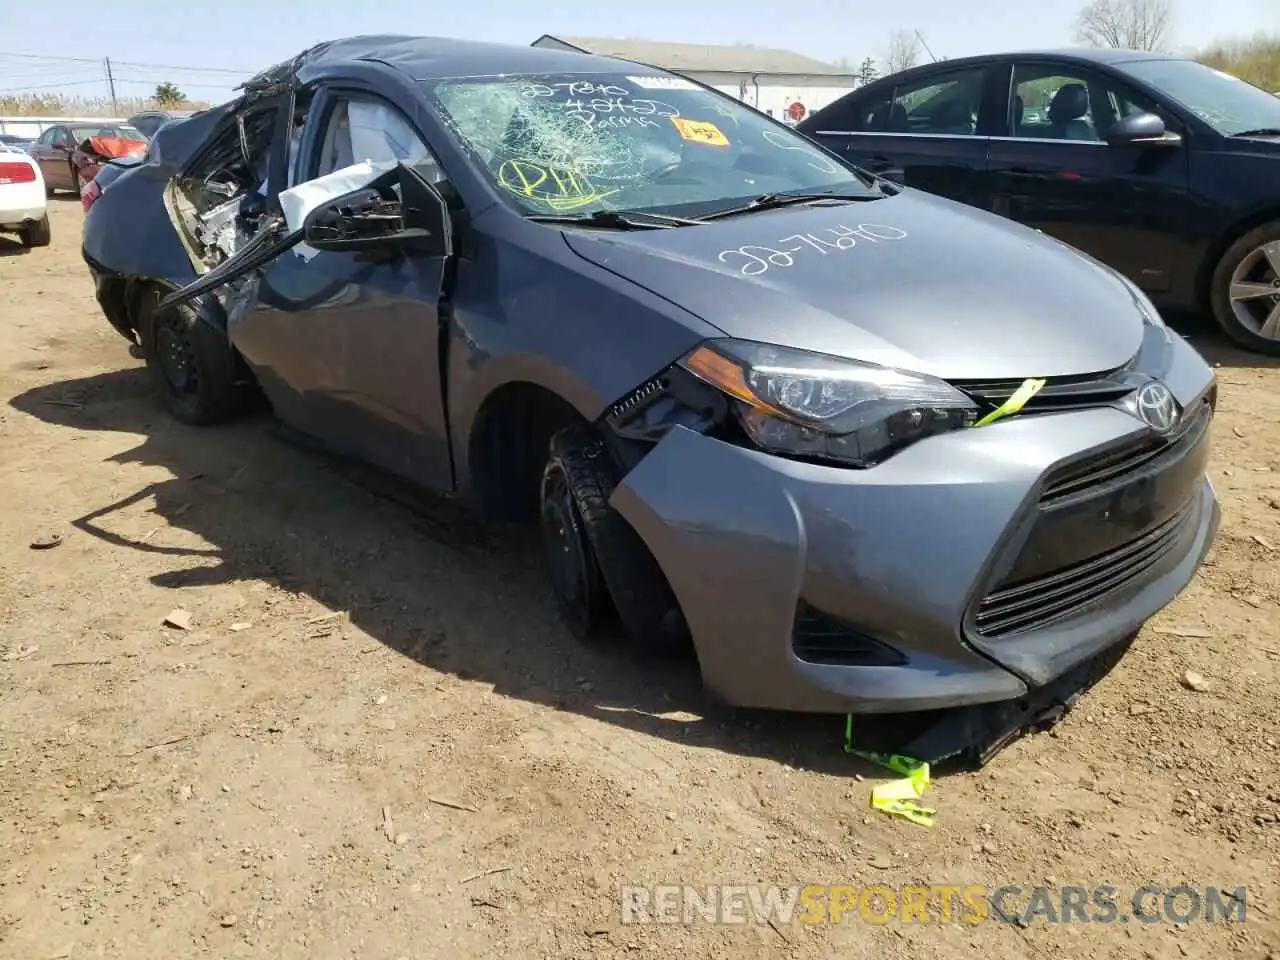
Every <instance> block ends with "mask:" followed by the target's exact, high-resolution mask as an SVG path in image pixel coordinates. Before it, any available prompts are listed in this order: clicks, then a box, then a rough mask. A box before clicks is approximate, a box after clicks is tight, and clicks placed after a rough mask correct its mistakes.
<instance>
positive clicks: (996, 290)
mask: <svg viewBox="0 0 1280 960" xmlns="http://www.w3.org/2000/svg"><path fill="white" fill-rule="evenodd" d="M565 239H566V242H567V243H568V244H569V246H570V248H571V249H572V250H574V252H576V253H577V254H578V255H579V256H581V257H582V258H584V259H586V260H588V261H590V262H592V263H594V264H596V265H598V266H600V267H603V268H605V269H607V270H609V271H611V272H613V273H615V274H617V275H618V276H621V277H624V278H626V279H628V280H630V281H632V282H634V283H636V284H639V285H640V286H642V287H645V288H647V289H648V290H650V291H652V292H653V293H655V294H657V295H659V296H661V297H664V298H666V299H667V300H669V301H671V302H673V303H676V304H678V305H679V306H681V307H683V308H684V309H686V310H688V311H690V312H691V313H693V314H695V315H697V316H698V317H700V318H701V319H703V320H705V321H706V322H708V323H710V324H713V325H714V326H716V327H719V328H720V329H721V330H723V331H724V332H725V333H726V334H727V335H728V336H731V337H738V338H741V339H747V340H757V341H763V342H768V343H777V344H784V345H787V346H792V347H798V348H801V349H807V350H815V351H820V352H823V353H828V354H833V355H837V356H843V357H849V358H855V359H859V360H864V361H867V362H870V363H880V364H885V365H888V366H895V367H900V368H904V369H910V370H916V371H919V372H923V373H931V374H934V375H935V376H941V377H947V378H951V379H988V378H990V379H1007V378H1022V377H1030V376H1040V377H1051V376H1063V375H1071V374H1085V373H1098V372H1102V371H1105V370H1113V369H1115V368H1117V367H1121V366H1123V365H1124V364H1125V363H1127V362H1128V361H1129V360H1130V359H1131V358H1132V357H1133V356H1134V355H1135V354H1136V353H1137V351H1138V348H1139V345H1140V343H1141V341H1142V325H1143V320H1142V314H1141V311H1140V309H1139V307H1138V305H1137V304H1136V303H1135V300H1134V297H1133V295H1132V294H1131V293H1130V292H1129V290H1128V288H1127V287H1126V286H1125V284H1124V283H1123V282H1121V281H1120V280H1119V279H1118V278H1117V277H1116V275H1114V274H1113V273H1111V272H1110V271H1109V270H1108V269H1106V268H1104V267H1102V266H1101V265H1099V264H1098V263H1097V262H1096V261H1094V260H1092V259H1091V258H1088V257H1085V256H1083V255H1082V254H1080V253H1078V252H1076V251H1075V250H1073V249H1072V248H1070V247H1068V246H1066V245H1065V244H1062V243H1060V242H1058V241H1056V240H1053V239H1051V238H1049V237H1046V236H1044V235H1043V234H1040V233H1038V232H1036V231H1034V230H1030V229H1027V228H1025V227H1021V226H1019V225H1017V224H1015V223H1012V222H1011V221H1008V220H1004V219H1002V218H999V217H996V216H995V215H993V214H988V213H985V212H982V211H979V210H976V209H974V208H971V207H966V206H963V205H961V204H958V203H953V202H951V201H948V200H943V199H940V198H937V197H934V196H931V195H928V194H923V193H920V192H918V191H914V190H904V191H902V192H901V193H899V194H897V195H896V196H891V197H887V198H883V199H880V200H874V201H870V202H855V203H844V204H822V205H820V206H793V207H784V208H781V209H778V210H774V211H769V212H760V213H755V214H748V215H745V216H741V217H730V218H729V219H726V220H718V221H712V222H709V223H706V224H700V225H698V226H690V227H679V228H673V229H665V230H645V231H635V232H630V233H623V232H604V231H600V230H592V229H577V228H571V229H568V230H566V231H565Z"/></svg>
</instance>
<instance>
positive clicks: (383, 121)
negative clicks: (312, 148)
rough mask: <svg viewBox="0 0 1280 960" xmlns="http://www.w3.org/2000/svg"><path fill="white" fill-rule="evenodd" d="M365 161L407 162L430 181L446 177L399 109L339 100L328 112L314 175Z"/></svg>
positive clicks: (321, 174) (383, 104)
mask: <svg viewBox="0 0 1280 960" xmlns="http://www.w3.org/2000/svg"><path fill="white" fill-rule="evenodd" d="M366 160H367V161H369V162H370V163H372V164H374V165H375V166H379V167H381V166H393V165H394V164H396V163H397V162H399V161H404V162H405V163H408V164H410V165H411V166H413V167H414V168H415V169H416V170H417V171H418V173H420V174H422V175H423V177H424V178H425V179H426V180H427V181H428V182H429V183H440V182H441V181H442V180H444V172H443V171H442V170H441V169H440V164H439V162H438V161H437V160H436V158H435V156H434V155H433V154H432V152H431V150H430V148H429V147H427V145H426V144H425V143H424V142H423V141H422V138H421V137H419V136H418V134H417V132H416V131H415V130H414V129H413V127H412V126H410V125H409V121H408V120H406V119H405V118H404V116H403V115H402V114H401V113H400V111H399V110H396V109H395V108H394V107H392V106H390V105H389V104H386V103H382V102H380V101H377V100H366V99H354V98H352V99H342V100H339V101H338V102H337V103H336V104H335V105H334V107H333V110H332V111H331V112H330V113H329V119H328V123H327V126H326V128H325V132H324V139H323V140H322V141H321V145H320V156H319V158H318V161H317V166H316V169H315V176H318V177H319V176H324V175H325V174H328V173H332V172H333V171H335V170H341V169H343V168H344V167H349V166H351V165H352V164H355V163H360V162H361V161H366Z"/></svg>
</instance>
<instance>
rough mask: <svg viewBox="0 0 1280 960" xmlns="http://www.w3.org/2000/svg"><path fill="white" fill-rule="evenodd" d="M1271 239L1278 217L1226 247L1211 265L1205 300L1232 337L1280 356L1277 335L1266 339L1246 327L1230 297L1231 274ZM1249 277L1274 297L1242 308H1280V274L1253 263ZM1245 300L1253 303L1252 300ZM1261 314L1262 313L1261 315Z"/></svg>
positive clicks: (1277, 233)
mask: <svg viewBox="0 0 1280 960" xmlns="http://www.w3.org/2000/svg"><path fill="white" fill-rule="evenodd" d="M1272 242H1280V220H1273V221H1272V222H1270V223H1264V224H1263V225H1262V226H1260V227H1255V228H1254V229H1253V230H1250V231H1249V232H1248V233H1246V234H1244V236H1242V237H1240V238H1239V239H1238V240H1236V242H1235V243H1233V244H1232V245H1231V246H1230V247H1228V248H1227V250H1226V252H1225V253H1224V254H1223V255H1222V257H1221V259H1219V261H1218V265H1217V266H1216V267H1215V268H1214V271H1213V278H1212V280H1211V281H1210V285H1209V303H1210V306H1211V307H1212V308H1213V316H1214V319H1215V320H1217V321H1218V325H1219V326H1221V327H1222V329H1223V331H1225V332H1226V334H1227V336H1229V337H1230V338H1231V339H1232V340H1234V341H1235V342H1236V343H1238V344H1240V346H1242V347H1244V348H1245V349H1246V350H1251V351H1253V352H1254V353H1262V354H1266V355H1268V356H1272V357H1280V338H1277V339H1270V338H1268V337H1264V336H1261V335H1259V334H1258V333H1257V332H1256V331H1255V330H1253V329H1250V327H1249V326H1247V325H1246V324H1245V323H1244V322H1242V320H1241V318H1240V317H1239V316H1238V315H1237V313H1236V309H1235V307H1236V305H1235V304H1233V302H1232V299H1231V283H1232V276H1233V275H1234V274H1235V272H1236V270H1237V269H1238V268H1240V267H1242V266H1244V265H1246V263H1248V262H1251V261H1253V260H1256V256H1257V254H1256V252H1257V251H1258V250H1259V249H1261V247H1262V246H1263V245H1264V244H1267V243H1272ZM1254 274H1256V276H1255V275H1254ZM1251 280H1252V281H1253V282H1257V283H1263V284H1268V283H1269V284H1272V285H1274V286H1275V291H1276V292H1275V295H1274V296H1275V299H1268V298H1265V297H1264V298H1258V300H1257V301H1256V303H1257V306H1253V305H1251V306H1249V307H1247V308H1245V309H1248V310H1250V311H1253V312H1254V313H1255V315H1256V314H1257V313H1259V312H1261V311H1262V310H1264V309H1267V308H1268V307H1269V308H1270V309H1275V308H1276V307H1280V273H1276V272H1275V271H1273V270H1270V269H1267V268H1266V266H1265V264H1264V263H1255V264H1254V268H1253V272H1252V274H1251ZM1249 303H1250V304H1253V303H1254V301H1249ZM1262 315H1263V316H1265V314H1262Z"/></svg>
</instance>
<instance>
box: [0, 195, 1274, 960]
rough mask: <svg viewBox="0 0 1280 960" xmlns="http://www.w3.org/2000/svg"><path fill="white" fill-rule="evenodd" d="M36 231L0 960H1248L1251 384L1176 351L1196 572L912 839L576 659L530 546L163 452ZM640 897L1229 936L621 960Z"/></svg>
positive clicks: (216, 433)
mask: <svg viewBox="0 0 1280 960" xmlns="http://www.w3.org/2000/svg"><path fill="white" fill-rule="evenodd" d="M52 205H53V231H54V240H53V245H52V246H51V247H50V248H47V249H42V250H35V251H32V252H30V253H27V252H23V251H21V250H19V248H18V247H17V245H16V244H11V243H9V242H8V241H7V240H6V239H3V238H0V326H2V327H3V333H2V334H0V390H2V391H3V393H2V394H0V399H3V401H4V403H3V404H2V405H0V543H3V545H4V546H3V554H2V555H0V556H2V563H0V800H2V801H3V807H2V809H0V956H2V957H13V958H22V960H43V958H81V957H120V958H129V960H136V958H142V957H157V958H158V957H194V956H215V957H219V958H235V957H248V956H270V957H275V958H282V960H283V958H304V957H305V958H324V960H328V958H339V957H341V958H349V957H357V958H373V960H380V958H387V960H397V958H415V960H416V958H434V957H473V956H474V957H479V956H508V957H521V958H524V957H556V958H559V957H602V958H613V957H632V956H661V957H676V956H681V957H685V956H687V957H716V958H735V960H736V958H746V957H797V958H798V957H840V958H849V960H857V958H868V957H881V956H883V957H894V958H922V960H923V958H936V957H950V956H954V955H957V954H959V953H960V952H962V951H966V950H967V949H969V948H977V949H978V950H980V951H982V952H983V954H984V955H985V956H987V957H992V958H997V957H1016V958H1027V957H1042V958H1049V957H1060V956H1062V957H1076V956H1086V955H1087V956H1090V957H1094V958H1103V957H1115V958H1130V957H1153V958H1164V957H1171V958H1172V957H1205V958H1209V957H1214V958H1216V957H1220V956H1227V955H1230V956H1243V957H1251V958H1252V957H1257V958H1263V957H1268V956H1276V955H1278V954H1277V951H1280V896H1278V893H1280V822H1278V821H1280V778H1277V776H1276V773H1275V767H1276V764H1277V762H1280V744H1278V740H1277V738H1280V732H1277V727H1278V726H1280V695H1278V693H1277V691H1278V690H1280V687H1278V686H1277V678H1278V677H1280V482H1278V481H1280V390H1277V385H1278V384H1280V370H1277V369H1276V364H1275V363H1273V362H1268V361H1266V360H1263V359H1260V358H1258V357H1256V356H1250V355H1246V354H1242V353H1239V352H1236V351H1233V350H1231V349H1229V348H1227V347H1225V346H1224V345H1223V344H1222V343H1221V341H1220V340H1219V339H1218V338H1217V337H1216V336H1215V335H1214V334H1213V333H1212V331H1211V330H1210V329H1208V328H1195V329H1191V330H1188V331H1187V332H1188V333H1189V335H1191V336H1192V337H1193V342H1195V343H1196V344H1197V346H1199V347H1200V348H1201V349H1202V350H1203V351H1204V352H1205V353H1206V355H1208V356H1210V358H1211V359H1212V360H1213V361H1214V362H1216V363H1217V364H1218V365H1219V371H1218V372H1219V374H1220V377H1221V382H1222V388H1221V389H1222V394H1221V396H1222V400H1221V409H1220V415H1219V417H1218V420H1217V423H1216V427H1215V438H1214V454H1213V464H1212V477H1213V481H1214V484H1215V486H1216V487H1217V489H1218V491H1219V494H1220V495H1221V497H1222V499H1223V502H1224V509H1225V520H1224V526H1223V529H1222V533H1221V535H1220V538H1219V540H1218V543H1217V547H1216V549H1215V551H1214V553H1213V555H1212V557H1211V558H1210V561H1209V563H1208V564H1207V566H1206V567H1205V569H1204V570H1203V572H1202V573H1201V575H1200V576H1199V577H1198V578H1197V579H1196V581H1195V583H1194V584H1193V585H1192V586H1191V587H1190V588H1189V589H1188V590H1187V592H1186V593H1185V595H1184V596H1183V597H1182V598H1180V599H1179V600H1178V601H1177V602H1176V603H1175V604H1174V605H1173V606H1172V607H1171V608H1170V609H1169V610H1167V611H1166V612H1164V613H1163V614H1162V615H1160V616H1159V617H1157V618H1156V619H1155V620H1154V621H1153V622H1152V623H1151V624H1149V625H1148V627H1147V628H1146V629H1145V630H1144V631H1143V634H1142V636H1141V637H1140V638H1139V640H1138V641H1137V643H1136V644H1135V646H1134V647H1133V649H1132V650H1131V651H1130V652H1129V653H1128V655H1127V656H1126V657H1125V658H1124V660H1123V661H1122V662H1121V663H1120V665H1119V666H1118V667H1117V668H1116V669H1115V670H1114V671H1113V672H1112V673H1111V674H1110V675H1109V676H1107V677H1106V678H1105V679H1104V680H1103V681H1102V682H1101V683H1100V684H1099V685H1098V686H1097V687H1096V688H1095V689H1094V690H1092V691H1091V692H1090V693H1089V694H1088V695H1087V696H1086V697H1085V698H1084V699H1083V701H1082V702H1081V704H1080V706H1079V707H1078V708H1077V709H1076V710H1075V711H1074V712H1072V713H1071V714H1070V715H1069V716H1068V718H1067V719H1066V721H1064V723H1063V724H1061V725H1060V726H1059V727H1058V728H1057V729H1056V730H1054V731H1053V732H1052V733H1050V734H1041V735H1037V736H1034V737H1029V738H1024V739H1023V740H1021V741H1019V742H1017V743H1016V744H1014V745H1013V746H1011V747H1010V748H1009V749H1007V750H1006V751H1005V752H1004V753H1002V754H1000V755H999V756H998V757H997V758H996V759H995V760H994V761H993V762H992V763H991V764H990V765H989V766H988V767H986V768H985V769H983V770H981V771H978V772H965V773H954V774H952V775H949V776H948V775H942V776H940V777H938V778H937V782H936V783H935V785H934V786H933V788H932V790H931V792H930V793H929V795H928V798H929V799H930V801H931V802H932V803H933V805H934V806H936V807H937V808H938V810H939V817H938V823H937V825H936V827H934V828H933V829H925V828H921V827H918V826H915V825H912V824H910V823H907V822H904V821H901V820H893V819H890V818H888V817H886V816H884V815H882V814H878V813H875V812H874V811H872V810H870V809H869V808H868V798H869V791H870V787H871V786H872V781H873V779H874V778H876V777H877V776H879V775H878V774H876V773H875V772H874V771H873V770H872V769H870V768H869V767H867V766H865V765H862V764H861V763H860V762H858V761H855V760H853V759H852V758H850V757H848V756H847V755H845V754H844V753H843V752H842V750H841V733H842V723H841V721H840V720H839V719H837V718H814V717H795V716H779V715H770V714H758V713H749V712H743V711H733V710H728V709H725V708H723V707H720V706H717V705H716V704H714V703H713V702H711V701H709V700H708V699H707V698H706V697H705V696H704V694H703V693H702V691H701V689H700V686H699V684H698V682H697V677H696V673H695V671H694V669H693V668H692V667H691V666H690V665H687V664H683V663H678V662H677V663H671V662H646V661H644V660H640V659H637V658H635V657H634V656H631V655H629V654H628V653H627V652H626V651H625V650H623V649H618V648H610V647H607V646H606V647H600V648H585V647H582V646H579V645H577V644H575V643H574V642H573V641H572V640H571V639H570V638H569V637H568V635H567V634H566V633H565V632H564V631H563V630H562V629H561V628H560V627H559V626H558V624H557V622H556V620H555V619H554V617H553V614H552V610H551V606H550V603H549V601H548V599H547V594H546V591H545V589H544V586H543V580H542V573H541V569H540V567H539V564H538V560H537V554H536V551H534V550H532V549H531V548H530V547H529V546H528V545H524V544H511V543H495V542H493V541H492V540H491V539H490V538H488V537H486V536H485V535H484V534H483V533H482V532H481V531H479V530H476V529H474V528H473V527H470V526H468V525H466V524H465V523H461V522H453V521H451V520H441V519H440V517H438V516H434V515H433V514H432V513H427V514H420V513H417V512H411V511H409V510H407V509H405V508H404V507H402V506H400V505H398V504H396V503H394V502H392V501H390V500H388V499H386V498H385V497H382V496H379V495H378V494H377V492H376V491H373V490H371V489H370V488H369V487H368V485H367V484H363V483H357V482H355V481H354V480H353V479H352V477H351V476H350V475H349V472H348V471H347V470H346V469H345V468H339V467H337V466H336V465H335V464H333V463H331V462H329V461H327V460H325V459H324V458H321V457H319V456H317V455H315V454H312V453H309V452H304V451H301V450H299V449H297V448H296V447H294V446H290V445H288V444H286V443H284V442H282V441H281V440H279V439H277V438H276V437H275V436H274V435H273V433H272V431H271V421H270V419H269V417H266V416H260V417H257V418H254V419H250V420H248V421H246V422H242V423H237V424H234V425H231V426H229V427H225V428H216V429H203V430H197V429H193V428H188V427H184V426H181V425H178V424H176V423H174V422H172V421H170V420H169V419H168V418H167V417H166V415H165V414H163V413H162V412H161V410H160V409H159V407H158V406H157V405H156V404H155V403H154V402H153V401H152V400H151V398H150V396H149V392H148V386H147V383H146V379H145V377H144V373H143V370H142V367H141V364H140V363H139V362H138V361H136V360H134V359H132V358H130V356H129V354H128V352H127V346H126V344H125V343H124V341H122V340H121V339H120V337H119V336H118V335H117V334H116V333H114V332H113V331H112V330H110V329H109V327H108V326H107V324H106V322H105V320H104V319H103V318H102V316H101V314H100V313H99V311H98V309H97V306H96V304H95V302H94V299H93V293H92V288H91V284H90V282H89V278H88V274H87V271H86V269H85V267H84V265H83V263H82V262H81V261H80V258H79V234H80V222H81V213H80V209H79V204H78V203H77V202H76V201H75V200H74V199H59V200H56V201H53V204H52ZM53 533H56V534H61V535H62V536H63V537H64V540H63V542H62V544H61V545H60V546H58V547H57V548H55V549H50V550H44V551H40V550H33V549H30V548H29V544H31V543H32V541H34V540H35V539H36V538H38V537H41V536H43V535H47V534H53ZM174 610H184V611H187V612H188V613H189V615H190V623H189V628H188V629H185V630H183V629H175V628H173V627H166V626H163V625H162V621H163V620H164V618H165V617H166V615H168V614H169V613H170V612H171V611H174ZM331 613H336V614H340V615H337V616H329V615H330V614H331ZM1188 670H1194V671H1196V672H1198V673H1200V674H1202V675H1203V677H1204V678H1205V679H1206V680H1207V682H1208V684H1209V688H1208V689H1207V690H1205V691H1195V690H1191V689H1188V688H1187V687H1186V686H1185V685H1184V682H1183V681H1184V674H1185V672H1186V671H1188ZM860 778H865V779H860ZM439 801H446V802H445V803H441V802H439ZM450 804H452V806H451V805H450ZM387 818H389V820H390V822H389V823H387V822H385V820H386V819H387ZM486 871H491V872H487V873H486ZM662 882H666V883H672V882H675V883H689V884H695V885H703V884H710V883H729V884H754V883H779V884H792V883H801V882H804V883H809V882H812V883H820V884H852V885H855V886H863V885H867V884H873V883H884V884H889V885H893V886H897V885H902V884H919V883H940V884H961V885H964V884H983V885H986V886H988V887H997V886H1001V885H1004V884H1018V885H1023V886H1024V887H1027V886H1032V885H1036V884H1044V885H1048V886H1051V887H1061V886H1063V885H1066V884H1080V885H1084V886H1086V887H1093V886H1096V885H1101V884H1109V885H1112V886H1114V887H1116V888H1118V889H1120V890H1121V891H1127V890H1129V889H1132V888H1134V887H1137V886H1139V885H1142V884H1148V883H1152V884H1161V885H1166V886H1172V885H1176V884H1179V883H1186V884H1189V885H1190V886H1192V887H1194V888H1197V889H1203V888H1204V887H1206V886H1219V887H1225V888H1228V889H1234V888H1237V887H1240V886H1245V887H1247V891H1248V892H1247V922H1245V923H1244V924H1238V923H1237V924H1224V923H1217V924H1192V925H1186V926H1179V925H1175V924H1172V923H1168V922H1160V923H1155V924H1142V923H1128V924H1121V923H1112V924H1098V923H1089V924H1080V923H1076V924H1070V925H1064V924H1058V925H1053V924H1049V923H1046V922H1044V921H1043V920H1037V921H1034V922H1032V923H1031V924H1030V925H1028V926H1025V927H1024V926H1018V925H1011V924H1007V923H985V924H979V925H969V924H964V923H955V922H953V923H950V924H933V925H922V924H918V923H917V924H904V923H900V922H893V923H889V924H886V925H879V926H877V925H871V924H868V923H866V922H862V921H860V920H857V919H854V918H852V917H851V918H848V919H846V920H845V922H843V923H841V924H838V925H830V924H824V925H818V926H804V925H801V924H799V923H795V924H792V925H790V926H781V925H778V926H769V925H757V924H748V925H742V926H723V925H722V926H713V925H710V924H707V923H703V922H698V923H693V924H689V925H684V924H681V925H665V926H657V925H631V924H627V925H624V924H623V923H622V922H621V913H620V899H619V898H620V894H619V887H620V885H621V884H626V883H662Z"/></svg>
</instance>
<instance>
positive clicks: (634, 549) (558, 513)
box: [542, 424, 688, 652]
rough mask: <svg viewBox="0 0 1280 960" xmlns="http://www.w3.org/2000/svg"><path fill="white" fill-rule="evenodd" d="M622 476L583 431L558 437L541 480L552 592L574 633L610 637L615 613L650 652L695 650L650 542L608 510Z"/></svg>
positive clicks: (569, 430)
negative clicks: (607, 635) (691, 648)
mask: <svg viewBox="0 0 1280 960" xmlns="http://www.w3.org/2000/svg"><path fill="white" fill-rule="evenodd" d="M618 479H619V477H618V470H617V467H616V466H615V464H614V461H613V458H612V457H611V456H610V454H609V451H608V449H607V447H606V446H605V443H604V442H603V441H602V440H601V439H600V437H599V436H598V435H597V434H596V433H595V431H594V430H593V429H592V428H590V427H588V426H586V425H585V424H584V425H575V426H572V427H566V428H565V429H563V430H561V431H560V432H559V433H557V434H556V435H555V436H553V437H552V438H551V449H550V453H549V456H548V460H547V466H546V470H545V471H544V472H543V478H542V536H543V543H544V545H545V552H546V556H547V564H548V566H549V568H550V573H551V582H552V588H553V590H554V591H555V594H556V601H557V603H558V604H559V606H560V611H561V614H562V615H563V616H564V618H565V620H566V622H568V624H569V626H570V628H571V629H572V630H573V632H574V634H575V635H576V636H578V637H579V638H582V639H590V638H594V637H597V636H600V635H601V634H602V633H604V632H606V630H607V628H608V626H609V620H610V617H609V616H608V614H609V612H610V606H612V608H613V611H616V613H617V619H618V620H619V621H621V626H622V628H623V631H624V632H625V633H626V634H627V635H628V636H629V637H630V638H631V639H632V640H634V641H636V642H638V643H640V644H642V645H643V646H644V647H646V648H647V649H650V650H660V651H663V652H674V651H679V650H683V649H685V648H686V646H687V643H688V631H687V628H686V626H685V623H684V618H683V616H682V615H681V612H680V607H679V604H678V603H677V602H676V599H675V595H674V594H673V593H672V590H671V587H670V586H669V585H668V583H667V580H666V577H664V576H663V574H662V570H661V568H660V567H659V566H658V563H657V561H656V560H654V558H653V555H652V554H650V553H649V550H648V548H647V547H646V546H645V544H644V541H643V540H641V539H640V537H639V535H638V534H637V533H636V532H635V531H634V530H633V529H631V525H630V524H628V523H627V521H626V520H625V519H623V517H622V516H621V515H620V514H619V513H618V512H617V511H616V510H614V509H613V507H611V506H610V505H609V497H610V495H611V494H612V493H613V489H614V487H615V486H616V485H617V482H618Z"/></svg>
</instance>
